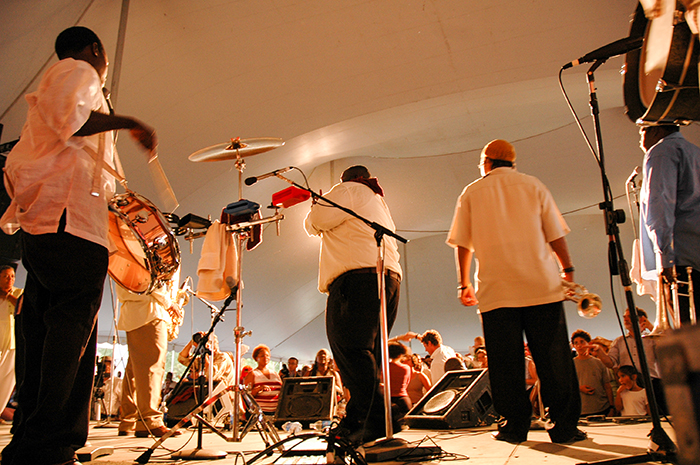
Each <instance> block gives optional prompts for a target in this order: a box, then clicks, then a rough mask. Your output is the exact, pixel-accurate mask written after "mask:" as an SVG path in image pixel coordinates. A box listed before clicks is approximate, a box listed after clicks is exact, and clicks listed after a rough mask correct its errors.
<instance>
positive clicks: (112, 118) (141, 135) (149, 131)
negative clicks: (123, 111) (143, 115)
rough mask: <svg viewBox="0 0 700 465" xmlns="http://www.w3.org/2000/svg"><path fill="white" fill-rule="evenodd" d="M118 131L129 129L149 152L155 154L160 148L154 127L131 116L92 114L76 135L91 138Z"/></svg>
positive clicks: (133, 136)
mask: <svg viewBox="0 0 700 465" xmlns="http://www.w3.org/2000/svg"><path fill="white" fill-rule="evenodd" d="M116 129H128V130H129V133H130V134H131V137H132V138H133V139H134V140H135V141H136V142H138V143H139V144H140V145H141V146H142V147H143V148H145V149H146V150H148V151H149V152H153V151H154V150H155V149H156V147H157V146H158V138H157V137H156V132H155V130H154V129H153V128H152V127H150V126H148V125H146V124H145V123H142V122H141V121H139V120H137V119H135V118H131V117H129V116H119V115H106V114H104V113H100V112H97V111H93V112H92V113H90V117H89V118H88V120H87V121H86V122H85V124H84V125H83V127H81V128H80V129H78V131H76V133H75V134H74V135H75V136H90V135H93V134H98V133H100V132H105V131H113V130H116Z"/></svg>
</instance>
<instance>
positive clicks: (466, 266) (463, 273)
mask: <svg viewBox="0 0 700 465" xmlns="http://www.w3.org/2000/svg"><path fill="white" fill-rule="evenodd" d="M473 255H474V252H472V251H471V250H469V249H467V248H465V247H460V246H457V248H456V249H455V266H456V267H457V282H458V283H459V289H458V290H457V297H458V298H459V300H460V301H461V302H462V305H464V306H467V307H470V306H472V305H476V304H478V303H479V301H478V300H476V292H475V291H474V286H473V285H472V282H471V280H470V279H469V272H470V271H471V268H472V256H473Z"/></svg>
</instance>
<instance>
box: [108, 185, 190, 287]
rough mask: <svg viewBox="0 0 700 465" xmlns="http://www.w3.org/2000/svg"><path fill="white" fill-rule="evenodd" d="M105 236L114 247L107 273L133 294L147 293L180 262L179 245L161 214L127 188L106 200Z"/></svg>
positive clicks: (171, 275)
mask: <svg viewBox="0 0 700 465" xmlns="http://www.w3.org/2000/svg"><path fill="white" fill-rule="evenodd" d="M109 236H110V239H111V240H112V243H113V244H114V245H115V246H116V251H115V252H113V253H110V256H109V269H108V271H109V275H110V276H111V277H112V279H114V280H115V281H116V282H117V283H119V284H120V285H121V286H122V287H124V288H125V289H128V290H129V291H131V292H134V293H136V294H145V293H150V292H151V291H153V290H154V289H156V288H157V287H158V286H159V285H160V284H162V283H164V282H165V281H168V280H170V279H171V278H172V277H173V274H174V273H175V272H176V271H177V269H178V267H179V266H180V247H179V246H178V244H177V239H176V238H175V235H174V234H173V233H172V231H171V230H170V226H169V224H168V222H167V221H166V219H165V218H164V217H163V214H162V213H161V212H160V210H158V208H157V207H156V206H155V205H153V204H152V203H151V202H150V201H149V200H148V199H146V198H145V197H142V196H140V195H139V194H136V193H135V192H131V191H128V192H126V193H124V194H117V195H115V196H114V197H113V198H112V200H110V202H109Z"/></svg>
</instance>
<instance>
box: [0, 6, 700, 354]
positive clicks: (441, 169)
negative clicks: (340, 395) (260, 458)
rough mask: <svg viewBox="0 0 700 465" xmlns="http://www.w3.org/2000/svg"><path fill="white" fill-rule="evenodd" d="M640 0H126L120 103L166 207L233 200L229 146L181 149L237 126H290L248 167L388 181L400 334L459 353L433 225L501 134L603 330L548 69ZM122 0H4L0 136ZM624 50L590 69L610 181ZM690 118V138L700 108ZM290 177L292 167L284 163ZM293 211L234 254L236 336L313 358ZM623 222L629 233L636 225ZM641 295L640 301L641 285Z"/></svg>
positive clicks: (579, 171) (252, 131) (625, 144)
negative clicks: (215, 156)
mask: <svg viewBox="0 0 700 465" xmlns="http://www.w3.org/2000/svg"><path fill="white" fill-rule="evenodd" d="M635 7H636V2H635V1H633V0H620V1H616V2H610V1H608V0H590V1H587V2H561V1H555V0H541V1H538V2H533V1H528V2H523V1H518V0H492V1H490V2H474V1H464V0H422V1H411V0H334V1H322V0H307V1H303V2H298V1H292V0H233V1H223V0H217V1H214V0H203V1H198V2H191V1H185V0H168V1H165V0H153V1H148V2H130V9H129V16H128V23H127V30H126V39H125V44H124V45H125V47H124V56H123V61H122V66H121V76H120V80H119V88H118V89H117V90H118V92H117V101H116V110H117V112H118V113H122V114H127V115H133V116H136V117H137V118H139V119H142V120H143V121H145V122H146V123H148V124H150V125H152V126H154V127H155V128H156V129H157V131H158V135H159V139H160V147H159V152H160V160H161V163H162V164H163V166H164V168H165V171H166V173H167V174H168V176H169V178H170V181H171V183H172V185H173V188H174V189H175V193H176V194H177V196H178V200H179V201H180V205H181V206H180V208H179V209H178V211H177V212H176V213H178V214H180V215H184V214H186V213H189V212H192V213H194V214H197V215H199V216H207V215H212V217H218V216H219V212H220V210H221V208H222V207H224V206H225V205H226V204H228V203H230V202H232V201H235V200H237V196H238V194H237V190H238V185H237V182H238V181H237V173H236V171H235V169H234V166H233V162H231V161H226V162H216V163H192V162H190V161H188V159H187V157H188V155H190V154H191V153H193V152H196V151H197V150H199V149H202V148H204V147H208V146H211V145H215V144H219V143H223V142H226V141H228V140H229V139H230V138H232V137H241V138H244V139H245V138H256V137H280V138H282V139H284V140H285V141H286V144H285V145H284V146H283V147H281V148H279V149H276V150H273V151H271V152H267V153H264V154H259V155H255V156H252V157H248V158H247V159H246V160H245V162H246V165H247V168H246V170H245V173H244V176H253V175H257V174H261V173H264V172H267V171H270V170H273V169H277V168H281V167H284V166H298V167H299V168H301V169H303V170H304V172H305V173H306V174H307V176H308V177H309V181H310V184H311V187H312V188H313V189H314V190H319V189H322V190H323V191H324V192H325V191H327V190H328V189H329V188H330V187H331V186H332V184H334V183H335V182H336V180H337V179H338V176H339V174H340V172H341V171H342V170H343V169H344V168H345V167H347V166H348V165H349V164H351V163H363V164H366V165H367V166H368V167H369V169H370V171H372V173H373V174H375V175H377V176H378V177H379V179H380V182H381V183H382V185H383V186H384V188H385V190H386V192H387V202H388V203H389V205H390V207H391V209H392V211H393V214H394V219H395V222H396V224H397V227H398V228H399V230H400V233H402V234H403V235H405V236H407V237H409V238H410V239H411V242H410V243H409V244H408V245H406V246H404V247H403V248H402V256H403V266H404V268H405V270H406V279H405V281H404V284H403V286H402V294H403V295H402V299H401V309H400V312H401V313H400V316H399V320H398V321H397V324H396V329H395V332H398V331H404V330H406V329H408V328H410V329H412V330H414V331H418V332H421V331H424V330H426V329H429V328H435V329H438V330H439V331H440V332H441V333H442V334H443V336H444V338H445V341H446V343H447V344H449V345H451V346H453V347H454V348H455V349H458V350H462V351H464V350H466V349H467V347H468V346H469V345H471V343H472V340H473V338H474V336H476V335H478V334H480V332H481V328H480V323H479V319H478V316H477V315H476V312H475V311H474V309H464V308H463V307H461V306H460V305H459V303H458V302H457V299H456V298H455V295H454V294H455V292H454V280H455V273H454V265H453V259H452V251H451V250H450V249H449V248H448V247H446V246H445V245H444V237H445V232H446V230H447V229H448V228H449V224H450V221H451V216H452V209H453V207H454V202H455V200H456V198H457V195H458V194H459V192H460V191H461V189H462V188H463V187H464V186H465V185H466V184H468V183H469V182H471V181H473V180H474V179H476V177H477V176H478V171H477V168H476V165H477V162H478V155H479V151H480V149H481V147H482V146H483V145H484V144H485V143H486V142H488V141H489V140H491V139H494V138H505V139H508V140H510V141H512V142H513V143H514V145H515V147H516V150H517V151H518V168H519V169H521V170H522V171H524V172H526V173H530V174H533V175H536V176H538V177H540V178H541V179H542V181H544V182H545V183H546V184H547V185H548V186H549V187H550V189H551V190H552V192H553V194H554V197H555V199H556V200H557V202H558V204H559V206H560V209H561V210H562V211H563V212H572V213H571V214H567V215H566V218H567V221H568V222H569V223H570V226H571V227H572V230H573V231H572V234H571V236H570V238H569V242H570V247H571V249H572V253H573V256H574V259H575V261H576V262H577V280H579V282H581V283H582V284H584V285H586V287H587V288H588V289H589V290H591V291H593V292H598V293H600V294H601V296H602V297H603V300H604V305H606V310H604V314H603V315H601V316H600V317H599V318H598V319H597V320H592V321H587V320H586V321H583V320H574V318H578V317H574V314H575V311H574V310H573V306H571V307H570V308H569V311H570V312H571V315H570V323H569V324H570V326H572V327H578V326H581V327H583V328H584V329H587V330H589V331H591V332H592V333H595V334H600V335H603V336H606V337H609V338H612V337H615V336H616V335H617V333H619V330H618V329H617V324H616V323H615V322H614V316H613V312H612V309H611V294H610V290H609V289H608V284H607V283H608V279H607V277H606V273H605V272H606V268H607V267H606V260H607V259H606V256H605V254H606V249H607V245H606V242H607V241H606V239H605V237H604V231H603V227H602V218H601V217H600V213H599V212H598V210H597V207H596V205H597V203H598V202H600V201H601V200H602V194H601V188H600V184H601V183H600V176H599V173H598V169H597V166H596V164H595V162H594V160H593V158H592V156H591V154H590V153H589V152H588V150H587V147H586V145H585V143H584V142H583V140H582V138H581V136H580V134H579V133H578V130H577V129H576V126H575V124H574V122H573V119H572V117H571V115H570V114H569V112H568V109H567V108H566V105H565V103H564V100H563V98H562V96H561V93H560V91H559V87H558V83H557V72H558V70H559V68H560V67H561V65H562V64H563V63H566V62H569V61H571V60H573V59H575V58H577V57H580V56H582V55H584V54H585V53H586V52H588V51H590V50H593V49H595V48H598V47H600V46H602V45H604V44H607V43H609V42H612V41H614V40H617V39H619V38H622V37H624V36H626V35H627V34H628V31H629V21H630V19H631V17H632V14H633V12H634V9H635ZM120 10H121V2H120V1H117V0H71V1H65V0H45V1H42V2H22V1H19V0H10V1H4V2H2V3H0V15H2V17H3V18H5V19H6V21H5V22H6V23H7V24H6V29H5V30H4V33H3V36H2V37H0V59H2V62H3V63H4V64H5V66H4V67H3V69H2V70H0V73H2V74H1V76H2V82H3V86H2V88H1V89H0V112H1V113H0V114H1V115H2V121H1V122H2V123H3V124H4V125H5V128H4V132H3V135H2V137H3V140H2V141H3V142H5V141H9V140H12V139H15V138H16V137H17V136H18V135H19V133H20V130H21V126H22V124H23V122H24V117H25V113H26V104H25V102H24V99H23V98H22V94H23V92H24V90H25V89H28V90H32V89H33V88H34V87H35V86H36V78H38V77H40V76H41V74H42V73H43V69H44V67H45V65H46V64H47V63H48V64H50V63H53V62H54V61H55V57H52V56H51V54H52V50H53V41H54V39H55V37H56V35H57V34H58V32H60V31H61V30H62V29H64V28H65V27H68V26H72V25H75V24H81V25H85V26H88V27H90V28H92V29H93V30H95V32H97V34H98V35H99V36H100V37H101V38H102V40H103V42H104V43H105V45H106V48H107V50H108V54H109V55H110V58H113V57H114V50H115V47H116V40H117V30H118V26H119V14H120ZM622 63H623V61H622V59H621V58H614V59H611V60H609V62H608V63H607V64H605V65H604V66H603V67H601V68H600V69H599V70H598V71H597V72H596V83H597V86H598V97H599V100H600V104H601V109H602V124H603V137H604V139H603V140H604V143H605V148H606V154H607V157H606V161H607V168H608V174H609V176H610V179H611V185H612V186H613V191H614V193H615V195H620V194H622V193H623V192H624V180H625V179H626V177H627V176H628V175H629V173H630V172H631V170H632V169H633V168H634V166H636V165H639V164H640V163H641V157H642V154H641V152H640V151H639V148H638V143H637V139H638V136H637V129H636V127H635V126H634V125H633V124H632V123H631V122H629V120H628V119H627V118H626V116H625V115H624V103H623V98H622V86H621V80H620V75H619V69H620V66H621V64H622ZM584 70H585V67H580V68H575V69H572V70H569V71H567V72H565V75H564V83H565V86H566V88H567V90H568V91H569V92H570V94H571V97H572V100H573V101H574V105H575V106H576V108H577V110H578V111H579V113H580V114H581V116H583V117H585V118H584V125H586V127H587V128H589V130H590V127H591V121H590V118H589V117H588V114H589V113H588V105H587V102H588V95H587V90H588V87H587V85H586V82H585V75H584V73H583V71H584ZM110 80H111V76H110V77H108V82H110ZM684 133H685V134H686V136H687V137H688V138H689V139H690V140H693V141H696V142H697V141H698V140H700V133H698V131H697V129H696V127H694V126H693V127H691V128H688V129H686V130H684ZM128 139H129V138H128V137H127V136H126V135H123V136H122V137H121V138H120V140H119V150H120V154H121V156H122V160H123V163H124V167H125V170H126V174H127V178H128V179H129V187H130V188H131V189H132V190H134V191H136V192H139V193H140V194H142V195H144V196H146V197H148V198H150V199H151V200H153V201H154V202H155V203H158V201H157V198H156V195H155V189H154V187H153V185H152V183H151V181H150V179H149V177H148V174H147V173H148V170H147V169H145V157H144V156H143V154H142V153H141V152H139V150H138V149H137V148H136V147H135V145H134V144H133V143H132V142H131V141H130V140H128ZM288 175H289V177H290V178H293V179H294V180H296V181H298V182H301V181H302V179H301V176H299V175H298V174H296V173H295V172H290V173H288ZM285 187H287V184H286V183H284V182H282V181H280V180H278V179H269V180H265V181H262V182H260V183H258V184H256V185H254V186H251V187H246V188H244V191H243V195H244V197H245V198H248V199H250V200H254V201H256V202H258V203H260V204H261V205H263V206H266V205H267V204H268V203H269V200H268V199H270V196H271V194H272V193H273V192H275V191H278V190H281V189H283V188H285ZM621 201H622V199H621ZM591 206H592V207H591ZM585 207H589V208H585ZM622 207H624V204H620V205H619V206H618V208H622ZM307 209H308V205H303V204H302V205H298V206H296V207H293V208H291V209H288V210H287V211H285V216H286V219H285V220H284V221H282V224H281V229H282V234H281V235H280V236H279V237H278V236H276V235H275V233H274V229H275V228H274V226H268V227H266V228H265V234H264V241H263V243H262V244H261V245H260V246H259V247H258V248H257V249H255V250H254V251H252V252H246V253H245V254H244V257H243V262H244V264H243V279H244V281H245V290H244V293H243V295H244V310H243V315H242V317H243V324H244V326H245V327H246V329H251V330H252V331H253V335H252V336H251V337H249V338H247V339H246V340H245V341H244V342H245V343H246V344H248V345H250V346H254V345H256V344H258V343H266V344H267V345H269V346H270V347H271V348H272V353H273V356H276V357H287V356H291V355H296V356H298V357H299V358H300V359H302V360H310V359H311V358H312V357H313V355H314V353H315V352H316V350H318V349H319V348H321V347H325V346H327V341H326V337H325V330H324V318H323V310H324V306H325V297H324V296H323V295H321V294H319V293H318V291H317V290H316V276H317V262H318V245H319V244H318V239H317V238H308V237H307V236H306V234H305V233H304V231H303V230H302V227H301V222H302V220H303V217H304V215H305V213H306V211H307ZM579 209H584V210H582V211H578V210H579ZM268 212H269V211H268V210H264V213H265V216H267V215H268ZM574 212H575V213H574ZM625 228H626V229H624V230H623V234H624V236H623V240H626V243H625V244H624V245H625V246H626V249H630V247H631V239H632V227H631V225H626V226H625ZM181 248H182V250H183V276H187V275H192V276H195V274H196V265H197V261H198V258H199V255H198V253H199V249H200V248H201V240H199V241H197V242H195V243H194V247H193V248H194V254H192V255H190V254H189V250H188V249H189V246H188V244H187V243H186V242H185V241H184V240H181ZM615 292H617V293H619V289H616V290H615ZM639 300H640V301H641V302H640V306H642V307H644V308H647V309H653V304H652V303H649V302H650V301H648V299H647V298H646V297H644V298H639ZM187 312H188V314H187V316H186V319H185V320H186V323H185V328H183V329H182V330H181V336H180V338H179V339H178V341H177V342H178V344H184V341H185V340H186V338H187V337H189V334H190V330H201V329H205V328H206V326H207V322H208V320H209V315H208V312H207V309H206V307H204V306H203V305H201V304H195V306H194V310H191V308H190V307H188V310H187ZM192 312H194V314H195V315H194V323H190V321H191V314H192ZM652 313H653V312H652ZM110 321H111V303H110V296H109V292H108V291H107V290H106V292H105V304H104V305H103V311H102V313H101V320H100V334H102V335H106V334H108V333H109V331H110ZM191 325H192V327H190V326H191ZM234 325H235V315H233V314H230V315H227V318H226V321H225V322H224V323H222V324H221V325H220V326H219V327H218V328H217V334H218V335H219V339H220V340H221V343H222V346H223V347H224V348H225V349H229V350H230V349H231V348H232V347H233V346H234V341H233V336H232V328H233V326H234ZM571 329H575V328H571ZM413 349H414V350H416V351H419V352H422V350H423V349H422V347H420V346H418V347H413Z"/></svg>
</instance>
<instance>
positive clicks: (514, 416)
mask: <svg viewBox="0 0 700 465" xmlns="http://www.w3.org/2000/svg"><path fill="white" fill-rule="evenodd" d="M481 318H482V323H483V328H484V337H485V339H486V351H487V352H488V354H489V377H490V380H491V394H492V396H493V402H494V408H495V409H496V411H497V412H498V413H499V414H500V415H502V416H503V417H505V419H506V420H507V422H506V424H505V425H503V426H502V429H503V430H505V431H506V432H509V433H513V434H516V435H519V436H525V435H527V431H528V430H529V428H530V418H531V416H532V405H531V404H530V400H529V398H528V395H527V390H526V389H525V354H524V347H523V343H524V341H523V334H525V336H526V337H527V343H528V346H529V348H530V352H531V353H532V358H533V360H534V362H535V366H536V367H537V374H538V376H539V378H540V382H541V393H542V401H543V402H544V404H545V405H546V406H548V407H549V414H550V418H551V420H552V421H553V422H554V423H555V426H554V428H552V429H551V430H549V435H550V437H551V438H552V439H553V440H555V441H566V440H568V439H570V438H571V437H572V436H573V435H574V434H575V433H576V424H577V422H578V417H579V415H580V414H581V398H580V395H579V390H578V388H579V385H578V378H577V376H576V368H575V366H574V361H573V359H572V356H571V348H570V346H569V333H568V330H567V328H566V318H565V315H564V306H563V304H562V302H554V303H550V304H544V305H534V306H531V307H520V308H499V309H495V310H491V311H488V312H484V313H482V314H481Z"/></svg>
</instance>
